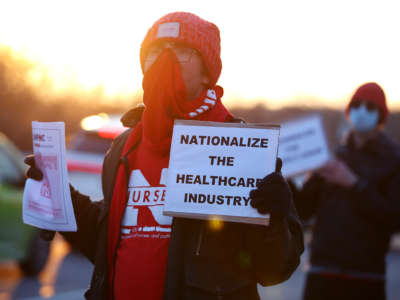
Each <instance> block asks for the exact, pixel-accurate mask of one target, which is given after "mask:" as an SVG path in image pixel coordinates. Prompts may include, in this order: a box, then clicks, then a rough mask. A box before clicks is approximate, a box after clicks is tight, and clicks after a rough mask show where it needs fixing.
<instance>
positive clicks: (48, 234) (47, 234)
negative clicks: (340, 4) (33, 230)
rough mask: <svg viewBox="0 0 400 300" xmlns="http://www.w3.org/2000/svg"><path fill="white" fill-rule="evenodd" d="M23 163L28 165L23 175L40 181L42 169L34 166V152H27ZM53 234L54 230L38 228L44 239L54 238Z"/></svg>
mask: <svg viewBox="0 0 400 300" xmlns="http://www.w3.org/2000/svg"><path fill="white" fill-rule="evenodd" d="M24 163H25V164H27V165H28V166H29V167H28V169H27V170H26V172H25V176H26V177H27V178H32V179H34V180H37V181H40V180H42V179H43V173H42V171H41V170H40V169H39V168H37V167H36V164H35V155H34V154H29V155H27V156H25V158H24ZM54 235H55V231H50V230H46V229H40V237H41V238H42V239H43V240H45V241H51V240H52V239H53V238H54Z"/></svg>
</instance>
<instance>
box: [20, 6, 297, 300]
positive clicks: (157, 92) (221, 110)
mask: <svg viewBox="0 0 400 300" xmlns="http://www.w3.org/2000/svg"><path fill="white" fill-rule="evenodd" d="M140 62H141V66H142V71H143V74H144V77H143V90H144V95H143V102H144V105H145V108H144V110H143V108H142V107H139V108H137V109H133V110H131V111H129V112H128V113H127V114H126V115H124V116H123V118H122V121H123V122H124V124H125V125H128V126H130V127H133V128H132V129H129V130H127V131H126V132H124V133H123V134H122V135H121V136H119V137H118V138H117V139H116V140H115V141H114V142H113V145H112V146H111V149H110V150H109V151H108V153H107V155H106V158H105V160H104V164H103V172H102V182H103V193H104V200H103V201H100V202H91V201H90V199H89V198H88V197H87V196H84V195H82V194H80V193H79V192H78V191H76V190H75V189H73V188H72V187H71V197H72V201H73V205H74V211H75V216H76V219H77V224H78V232H76V233H64V236H65V237H66V238H67V239H68V241H70V242H71V243H72V244H73V245H74V246H76V247H77V248H79V249H80V250H81V251H82V252H83V253H84V254H85V255H86V256H87V257H88V258H89V259H90V260H91V261H92V262H93V263H94V265H95V268H94V272H93V277H92V280H91V286H90V289H89V290H88V292H87V293H86V297H87V299H96V300H98V299H116V300H121V299H171V300H172V299H173V300H176V299H250V300H251V299H259V296H258V292H257V283H260V284H262V285H272V284H276V283H279V282H282V281H284V280H286V279H287V278H289V276H290V275H291V274H292V273H293V271H294V270H295V269H296V267H297V266H298V264H299V259H300V255H301V253H302V251H303V236H302V229H301V224H300V222H299V220H298V218H297V214H296V211H295V209H294V205H293V202H292V195H291V192H290V188H289V186H288V184H287V182H286V181H285V180H284V179H283V177H282V175H281V174H280V168H281V163H280V161H279V160H278V166H277V170H276V172H274V173H271V174H269V175H268V176H267V177H265V178H264V180H263V181H262V182H261V183H260V184H259V185H258V187H257V189H255V190H253V191H252V192H251V198H252V200H251V205H252V206H253V207H254V208H256V209H258V211H259V212H261V213H262V214H266V213H270V214H271V224H270V226H260V225H250V224H241V223H231V222H225V223H223V224H222V226H220V227H218V228H219V229H216V228H215V227H212V226H210V222H208V221H202V220H195V219H185V218H171V217H166V216H163V215H162V209H161V210H160V209H159V208H160V206H157V207H155V206H154V205H141V206H136V207H135V206H134V205H132V203H131V202H132V201H130V200H128V199H132V198H133V199H135V198H134V197H138V195H140V193H141V192H146V191H148V192H150V190H151V189H152V188H153V189H157V190H159V191H160V193H162V191H163V190H165V174H166V170H167V168H168V162H169V151H170V143H171V135H172V128H173V122H174V119H176V118H179V119H193V120H206V121H216V122H239V121H240V120H238V119H236V118H234V117H233V116H232V115H231V113H230V112H229V111H228V110H227V109H226V108H225V107H224V105H223V104H222V102H221V97H222V94H223V89H222V88H221V87H220V86H217V85H216V82H217V80H218V77H219V75H220V72H221V68H222V64H221V59H220V36H219V30H218V28H217V27H216V26H215V25H214V24H212V23H210V22H207V21H205V20H203V19H201V18H200V17H198V16H196V15H194V14H191V13H185V12H176V13H170V14H167V15H165V16H164V17H162V18H161V19H159V20H158V21H156V22H155V23H154V25H153V26H152V27H151V28H150V29H149V31H148V32H147V35H146V36H145V38H144V40H143V43H142V45H141V51H140ZM26 162H27V163H28V164H30V165H31V168H30V169H29V171H28V176H30V177H34V178H37V177H36V175H37V174H38V173H40V170H38V169H37V168H35V167H34V157H32V156H31V157H28V158H27V159H26ZM35 174H36V175H35ZM39 175H40V174H39ZM39 177H40V176H39ZM150 204H151V203H150ZM161 208H162V206H161Z"/></svg>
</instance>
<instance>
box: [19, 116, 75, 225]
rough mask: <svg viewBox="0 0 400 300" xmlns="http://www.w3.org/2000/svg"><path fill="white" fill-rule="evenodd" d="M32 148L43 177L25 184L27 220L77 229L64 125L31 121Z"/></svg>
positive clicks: (23, 209) (27, 221) (24, 199)
mask: <svg viewBox="0 0 400 300" xmlns="http://www.w3.org/2000/svg"><path fill="white" fill-rule="evenodd" d="M32 136H33V152H34V154H35V163H36V166H37V167H38V168H39V169H40V170H41V171H42V173H43V179H42V180H41V181H36V180H33V179H28V180H27V181H26V184H25V190H24V196H23V206H22V217H23V221H24V223H26V224H29V225H33V226H35V227H39V228H42V229H47V230H54V231H76V230H77V228H76V221H75V215H74V210H73V206H72V200H71V194H70V189H69V181H68V173H67V163H66V151H65V125H64V123H63V122H32Z"/></svg>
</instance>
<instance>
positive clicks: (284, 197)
mask: <svg viewBox="0 0 400 300" xmlns="http://www.w3.org/2000/svg"><path fill="white" fill-rule="evenodd" d="M281 169H282V160H281V159H280V158H279V157H278V158H277V161H276V168H275V172H273V173H271V174H269V175H268V176H266V177H265V178H264V179H263V180H262V181H261V182H260V183H258V184H257V189H254V190H252V191H250V198H251V201H250V205H251V206H252V207H253V208H255V209H257V211H258V212H259V213H260V214H268V213H269V214H270V215H271V218H274V219H277V218H284V217H285V216H287V215H288V213H289V205H290V201H291V199H292V193H291V191H290V187H289V185H288V183H287V182H286V180H285V178H283V176H282V173H281Z"/></svg>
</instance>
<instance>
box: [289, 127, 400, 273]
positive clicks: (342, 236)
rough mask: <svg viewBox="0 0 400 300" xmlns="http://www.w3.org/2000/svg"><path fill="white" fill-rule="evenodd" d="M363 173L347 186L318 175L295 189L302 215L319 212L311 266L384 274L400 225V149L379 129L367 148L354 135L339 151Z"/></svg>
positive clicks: (342, 158)
mask: <svg viewBox="0 0 400 300" xmlns="http://www.w3.org/2000/svg"><path fill="white" fill-rule="evenodd" d="M336 156H337V157H338V158H339V159H341V160H343V161H344V162H345V163H346V164H347V165H348V166H349V167H350V169H351V170H352V171H353V172H354V173H355V174H356V175H357V176H358V177H359V178H360V180H359V181H358V183H357V184H356V185H355V186H354V187H352V188H344V187H340V186H338V185H335V184H331V183H328V182H326V181H324V180H323V179H322V178H321V177H318V176H317V175H313V176H312V177H311V178H310V180H309V181H308V182H306V183H305V185H304V186H303V189H302V191H301V192H297V193H295V196H294V200H295V204H296V208H297V210H298V212H299V215H300V217H301V218H302V219H304V220H307V219H309V218H311V217H312V216H315V224H314V232H313V239H312V244H311V256H310V261H311V264H312V265H315V266H318V267H326V268H331V269H336V270H342V271H347V272H369V273H376V274H384V272H385V255H386V253H387V251H388V247H389V242H390V236H391V234H392V233H393V232H394V231H397V230H399V228H400V198H399V193H400V151H399V148H398V147H397V145H395V144H394V143H393V142H392V141H390V140H389V139H388V137H386V136H385V135H384V134H383V133H380V134H379V135H378V136H377V138H376V139H374V140H371V141H369V142H368V143H367V144H366V145H365V146H364V147H363V148H362V149H358V150H357V149H355V148H354V146H353V143H352V136H351V135H350V136H349V138H348V139H347V142H346V143H345V144H344V145H341V146H339V147H338V149H337V150H336Z"/></svg>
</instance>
